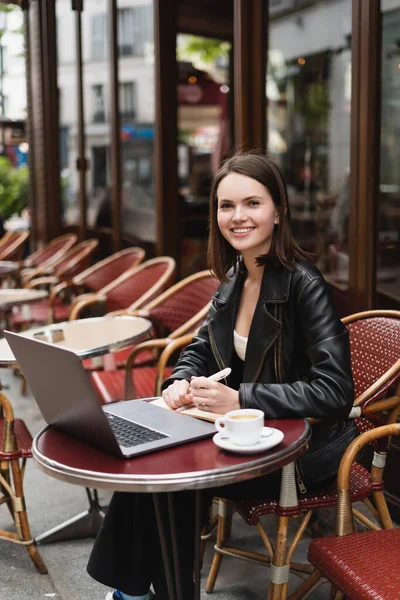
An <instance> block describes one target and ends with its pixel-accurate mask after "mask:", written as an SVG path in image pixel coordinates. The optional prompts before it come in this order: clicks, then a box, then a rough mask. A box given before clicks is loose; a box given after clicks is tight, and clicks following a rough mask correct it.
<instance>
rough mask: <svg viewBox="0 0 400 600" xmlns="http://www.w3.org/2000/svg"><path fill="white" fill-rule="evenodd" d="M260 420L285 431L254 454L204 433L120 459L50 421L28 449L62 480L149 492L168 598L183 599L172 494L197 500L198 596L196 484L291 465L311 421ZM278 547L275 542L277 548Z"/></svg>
mask: <svg viewBox="0 0 400 600" xmlns="http://www.w3.org/2000/svg"><path fill="white" fill-rule="evenodd" d="M265 425H266V426H269V427H276V428H277V429H280V430H281V431H282V432H283V433H284V437H283V440H282V442H281V443H280V444H278V445H277V446H275V447H274V448H271V449H270V450H267V451H265V452H263V453H259V454H253V455H240V454H232V453H227V452H225V451H223V450H220V449H219V448H217V446H215V444H214V443H213V442H212V440H211V439H206V440H201V441H195V442H191V443H188V444H184V445H181V446H176V447H173V448H167V449H165V450H161V451H158V452H153V453H150V454H145V455H143V456H138V457H135V458H132V459H128V460H124V459H120V458H115V457H113V456H111V455H108V454H105V453H103V452H102V451H100V450H98V449H96V448H93V447H91V446H88V445H86V444H84V443H83V442H81V441H79V440H77V439H75V438H72V437H70V436H68V435H67V434H65V433H63V432H62V431H60V430H58V429H56V428H54V427H51V426H48V427H46V428H45V429H44V430H42V431H41V432H39V433H38V434H37V435H36V437H35V439H34V441H33V446H32V454H33V458H34V460H35V462H36V464H37V466H38V467H39V468H40V469H41V470H42V471H44V472H45V473H46V474H47V475H50V476H51V477H54V478H56V479H60V480H61V481H66V482H69V483H73V484H76V485H81V486H88V487H96V488H101V489H107V490H114V491H123V492H150V493H151V494H152V495H153V501H154V506H155V512H156V517H157V526H158V531H159V535H160V544H161V549H162V552H163V560H164V566H165V572H166V577H167V582H168V594H169V597H170V600H186V599H183V597H182V593H181V585H180V578H179V574H180V570H179V548H178V545H177V543H176V535H175V530H174V523H175V515H174V508H173V507H174V498H173V496H174V492H177V491H180V490H193V492H194V495H195V506H196V527H195V532H194V535H195V538H196V553H195V583H196V585H195V590H196V592H195V599H196V600H199V598H200V526H201V521H200V513H201V490H202V489H205V488H210V487H218V486H220V485H227V484H230V483H236V482H239V481H244V480H246V479H251V478H255V477H260V476H261V475H266V474H268V473H271V472H273V471H276V470H278V469H284V470H285V469H289V470H293V471H294V468H293V464H294V463H293V461H294V460H295V459H296V458H298V457H299V456H301V454H303V452H304V451H305V449H306V445H307V442H308V440H309V438H310V435H311V428H310V425H309V423H308V421H306V420H303V419H280V420H270V421H266V422H265ZM282 479H283V478H282ZM293 481H294V475H293ZM284 487H285V486H283V488H284ZM286 494H287V490H286V489H282V490H281V500H280V502H282V498H283V501H285V497H286ZM163 495H164V496H166V500H167V504H168V510H169V519H168V523H167V522H165V519H163V516H162V511H161V502H162V496H163ZM286 499H287V498H286ZM168 539H171V543H172V556H170V555H169V552H168V550H167V546H168ZM277 549H278V550H279V543H278V542H277V544H276V550H275V551H276V552H277V551H278V550H277ZM274 564H275V563H274ZM281 589H282V585H281V584H274V583H273V584H272V585H271V588H270V593H271V594H272V595H273V597H274V598H280V591H281Z"/></svg>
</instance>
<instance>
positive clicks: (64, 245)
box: [23, 233, 77, 269]
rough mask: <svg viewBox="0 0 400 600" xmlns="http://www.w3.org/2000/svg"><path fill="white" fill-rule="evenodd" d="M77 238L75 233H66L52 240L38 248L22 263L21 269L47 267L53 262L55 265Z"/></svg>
mask: <svg viewBox="0 0 400 600" xmlns="http://www.w3.org/2000/svg"><path fill="white" fill-rule="evenodd" d="M76 241H77V236H76V235H75V233H66V234H64V235H60V236H59V237H56V238H54V240H51V242H49V243H48V244H45V245H44V246H42V248H39V249H38V250H36V251H35V252H33V253H32V254H30V255H29V256H27V258H26V259H25V260H24V261H23V267H27V268H31V269H32V268H35V267H42V268H43V267H48V266H50V265H51V264H52V263H53V262H54V263H56V262H57V261H58V259H59V258H61V257H62V256H63V255H64V254H65V252H67V250H69V249H70V248H72V246H73V245H74V244H75V243H76Z"/></svg>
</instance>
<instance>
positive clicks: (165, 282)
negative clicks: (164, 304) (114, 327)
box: [69, 256, 176, 320]
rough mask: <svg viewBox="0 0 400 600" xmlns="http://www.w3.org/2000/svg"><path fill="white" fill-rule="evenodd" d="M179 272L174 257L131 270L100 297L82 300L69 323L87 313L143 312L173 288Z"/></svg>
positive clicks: (153, 260) (108, 286)
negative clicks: (99, 311) (92, 310)
mask: <svg viewBox="0 0 400 600" xmlns="http://www.w3.org/2000/svg"><path fill="white" fill-rule="evenodd" d="M175 271H176V263H175V261H174V259H173V258H171V257H170V256H160V257H158V258H152V259H151V260H147V261H145V262H144V263H142V264H141V265H139V266H137V267H133V268H131V269H128V271H126V272H125V273H123V274H122V275H121V276H120V277H118V278H117V279H115V280H113V281H112V282H111V283H109V284H108V285H106V286H105V287H103V288H101V289H100V290H99V291H98V292H97V293H95V294H84V295H83V296H82V297H79V296H78V298H76V300H75V302H74V303H73V305H72V307H71V312H70V315H69V319H70V320H74V319H79V318H81V316H82V313H83V311H85V310H87V309H97V310H99V309H100V310H102V312H103V313H109V312H111V311H118V310H125V309H128V308H129V310H130V311H133V310H136V309H138V308H142V307H143V306H145V305H146V304H147V303H148V302H150V300H152V299H153V298H155V297H156V296H158V295H159V294H161V292H163V291H164V290H165V289H166V288H168V287H169V286H170V285H171V283H172V282H173V280H174V277H175Z"/></svg>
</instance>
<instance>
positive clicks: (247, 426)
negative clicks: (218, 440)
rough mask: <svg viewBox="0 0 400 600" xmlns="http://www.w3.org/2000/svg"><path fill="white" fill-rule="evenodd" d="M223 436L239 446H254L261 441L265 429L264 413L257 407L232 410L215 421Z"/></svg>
mask: <svg viewBox="0 0 400 600" xmlns="http://www.w3.org/2000/svg"><path fill="white" fill-rule="evenodd" d="M215 427H216V428H217V429H218V431H219V432H221V434H222V437H223V438H229V439H230V440H231V441H232V442H233V443H234V444H237V445H238V446H252V445H253V444H256V443H257V442H259V441H260V439H261V437H262V435H263V430H264V413H263V411H262V410H258V409H256V408H241V409H239V410H231V411H230V412H228V413H226V415H224V416H223V417H219V418H218V419H217V420H216V421H215Z"/></svg>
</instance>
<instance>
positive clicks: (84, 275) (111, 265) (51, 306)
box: [35, 247, 144, 323]
mask: <svg viewBox="0 0 400 600" xmlns="http://www.w3.org/2000/svg"><path fill="white" fill-rule="evenodd" d="M143 258H144V250H143V249H142V248H137V247H132V248H127V249H126V250H121V251H120V252H116V253H115V254H112V255H111V256H109V257H108V258H105V259H104V260H101V261H99V262H98V263H96V264H95V265H93V266H91V267H89V268H88V269H85V270H84V271H81V272H80V273H79V274H78V275H75V276H74V277H72V279H70V280H69V281H62V282H61V283H58V284H57V285H55V286H54V287H53V289H52V290H51V292H50V297H49V299H48V301H45V302H42V303H40V305H39V303H38V304H37V305H36V312H35V316H36V319H37V322H39V323H46V322H48V323H54V322H57V321H58V322H59V321H66V320H68V317H69V313H70V310H71V303H72V302H73V301H74V299H75V298H76V297H77V296H78V295H79V294H82V293H84V292H91V293H92V294H93V293H96V292H98V291H99V290H101V288H103V287H105V286H106V285H108V284H109V283H111V282H112V281H114V280H115V279H117V278H118V277H119V276H120V275H122V274H123V273H125V271H127V270H128V269H130V268H132V267H135V266H137V265H138V264H139V263H141V261H142V260H143ZM40 311H41V312H40Z"/></svg>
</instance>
